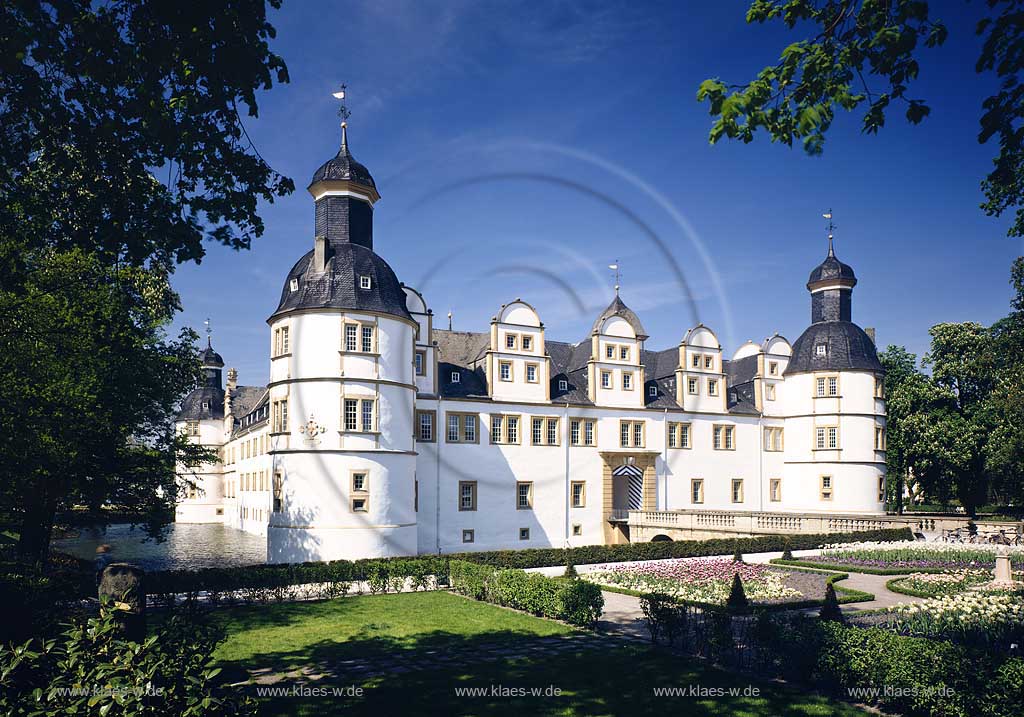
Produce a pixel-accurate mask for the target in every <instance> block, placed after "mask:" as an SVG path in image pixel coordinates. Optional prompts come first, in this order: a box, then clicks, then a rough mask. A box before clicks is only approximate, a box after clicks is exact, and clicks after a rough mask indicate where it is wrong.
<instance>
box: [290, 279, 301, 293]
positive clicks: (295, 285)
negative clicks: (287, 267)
mask: <svg viewBox="0 0 1024 717" xmlns="http://www.w3.org/2000/svg"><path fill="white" fill-rule="evenodd" d="M288 290H289V291H298V290H299V280H298V279H292V280H291V281H289V282H288Z"/></svg>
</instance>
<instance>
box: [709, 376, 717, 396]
mask: <svg viewBox="0 0 1024 717" xmlns="http://www.w3.org/2000/svg"><path fill="white" fill-rule="evenodd" d="M708 395H709V396H717V395H718V379H717V378H709V379H708Z"/></svg>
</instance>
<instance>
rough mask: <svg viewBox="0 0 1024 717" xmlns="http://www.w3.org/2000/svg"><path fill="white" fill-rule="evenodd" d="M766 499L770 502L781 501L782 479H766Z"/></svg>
mask: <svg viewBox="0 0 1024 717" xmlns="http://www.w3.org/2000/svg"><path fill="white" fill-rule="evenodd" d="M768 500H770V501H771V502H772V503H779V502H781V501H782V479H781V478H771V479H770V480H769V481H768Z"/></svg>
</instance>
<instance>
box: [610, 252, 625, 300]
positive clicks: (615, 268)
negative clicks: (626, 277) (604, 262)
mask: <svg viewBox="0 0 1024 717" xmlns="http://www.w3.org/2000/svg"><path fill="white" fill-rule="evenodd" d="M608 268H609V269H611V270H612V271H614V272H615V295H616V296H618V295H619V280H620V279H621V278H622V274H620V273H619V260H618V259H616V260H615V263H613V264H609V265H608Z"/></svg>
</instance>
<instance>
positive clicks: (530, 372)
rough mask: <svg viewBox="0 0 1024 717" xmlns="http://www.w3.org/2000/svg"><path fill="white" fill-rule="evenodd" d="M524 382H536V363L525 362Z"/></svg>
mask: <svg viewBox="0 0 1024 717" xmlns="http://www.w3.org/2000/svg"><path fill="white" fill-rule="evenodd" d="M526 382H527V383H537V364H535V363H528V364H526Z"/></svg>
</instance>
